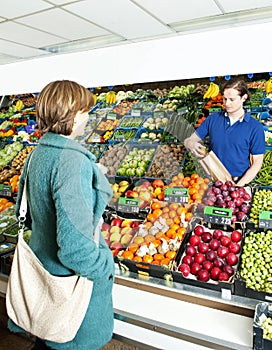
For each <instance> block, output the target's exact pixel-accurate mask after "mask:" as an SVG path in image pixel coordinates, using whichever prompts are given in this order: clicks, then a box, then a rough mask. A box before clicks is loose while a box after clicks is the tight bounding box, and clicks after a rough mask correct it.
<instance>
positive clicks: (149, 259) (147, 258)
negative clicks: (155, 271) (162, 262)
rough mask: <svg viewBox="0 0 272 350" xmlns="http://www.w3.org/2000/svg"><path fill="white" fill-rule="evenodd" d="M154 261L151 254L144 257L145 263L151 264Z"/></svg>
mask: <svg viewBox="0 0 272 350" xmlns="http://www.w3.org/2000/svg"><path fill="white" fill-rule="evenodd" d="M152 261H153V257H152V255H150V254H146V255H144V257H143V262H145V263H148V264H151V263H152Z"/></svg>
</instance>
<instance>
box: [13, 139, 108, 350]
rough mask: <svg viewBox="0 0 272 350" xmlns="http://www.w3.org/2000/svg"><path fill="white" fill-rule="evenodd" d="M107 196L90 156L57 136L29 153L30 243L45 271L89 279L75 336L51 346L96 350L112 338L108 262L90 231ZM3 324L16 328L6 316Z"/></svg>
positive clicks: (102, 246) (104, 249) (104, 247)
mask: <svg viewBox="0 0 272 350" xmlns="http://www.w3.org/2000/svg"><path fill="white" fill-rule="evenodd" d="M25 169H26V167H25ZM25 169H24V173H23V175H22V177H21V179H20V187H19V194H18V201H17V213H18V203H20V198H21V193H22V186H23V183H24V178H25ZM111 196H112V192H111V188H110V186H109V183H108V181H107V179H106V178H105V176H104V175H103V174H102V173H101V172H100V170H99V169H98V167H97V166H96V164H95V157H94V155H93V154H91V153H90V152H88V151H87V150H86V149H85V148H83V147H82V146H80V145H79V144H78V143H77V142H75V141H73V140H70V139H68V138H65V137H63V136H60V135H57V134H53V133H48V134H45V135H44V136H43V137H42V138H41V140H40V143H39V145H38V146H37V147H36V149H35V150H34V151H33V156H32V159H31V163H30V168H29V175H28V199H29V203H28V205H29V211H30V214H31V219H32V222H30V218H28V222H27V224H28V226H31V229H32V235H31V240H30V247H31V248H32V249H33V251H34V252H35V254H36V255H37V256H38V258H39V259H40V260H41V262H42V263H43V265H44V267H45V268H46V269H47V270H48V271H49V272H50V273H52V274H54V275H69V274H72V273H76V274H78V275H81V276H85V277H87V278H89V279H91V280H92V281H94V287H93V293H92V297H91V301H90V304H89V308H88V310H87V313H86V316H85V318H84V321H83V323H82V325H81V327H80V329H79V330H78V332H77V335H76V337H75V338H74V339H73V340H72V341H70V342H67V343H62V344H59V343H53V342H48V341H47V342H46V343H47V345H48V346H50V347H52V348H53V349H63V350H64V349H65V350H66V349H69V350H87V349H88V350H92V349H99V348H101V347H102V346H103V345H105V344H106V343H107V342H108V341H109V340H110V339H111V337H112V331H113V306H112V286H113V278H114V262H113V257H112V253H111V251H110V250H109V248H108V247H107V245H106V243H105V241H104V239H103V237H102V235H100V245H99V248H97V247H96V244H95V242H94V240H93V234H94V229H95V227H96V225H97V223H98V221H99V219H100V218H101V216H102V214H103V212H104V210H105V207H106V204H107V202H108V201H109V200H110V198H111ZM9 328H10V330H11V331H14V332H16V331H21V329H20V328H19V327H17V326H16V325H15V324H14V323H13V322H12V321H11V320H10V321H9Z"/></svg>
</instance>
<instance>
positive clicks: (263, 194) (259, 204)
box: [249, 188, 272, 227]
mask: <svg viewBox="0 0 272 350" xmlns="http://www.w3.org/2000/svg"><path fill="white" fill-rule="evenodd" d="M261 211H272V190H271V189H265V188H264V189H259V190H256V191H255V192H254V195H253V199H252V202H251V209H250V213H249V219H250V221H252V222H253V223H254V224H255V225H256V226H257V227H258V224H259V215H260V212H261Z"/></svg>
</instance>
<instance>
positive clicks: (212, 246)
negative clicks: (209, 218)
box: [209, 239, 220, 250]
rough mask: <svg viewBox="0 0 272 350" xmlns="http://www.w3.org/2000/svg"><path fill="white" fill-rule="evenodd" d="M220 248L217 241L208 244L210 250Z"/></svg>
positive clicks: (213, 240)
mask: <svg viewBox="0 0 272 350" xmlns="http://www.w3.org/2000/svg"><path fill="white" fill-rule="evenodd" d="M219 247H220V242H219V241H218V240H217V239H212V240H211V241H210V243H209V248H210V249H211V250H217V249H218V248H219Z"/></svg>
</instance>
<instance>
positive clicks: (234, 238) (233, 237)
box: [230, 230, 242, 243]
mask: <svg viewBox="0 0 272 350" xmlns="http://www.w3.org/2000/svg"><path fill="white" fill-rule="evenodd" d="M230 238H231V240H232V242H236V243H237V242H240V241H241V239H242V234H241V232H239V231H237V230H234V231H232V233H231V235H230Z"/></svg>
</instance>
